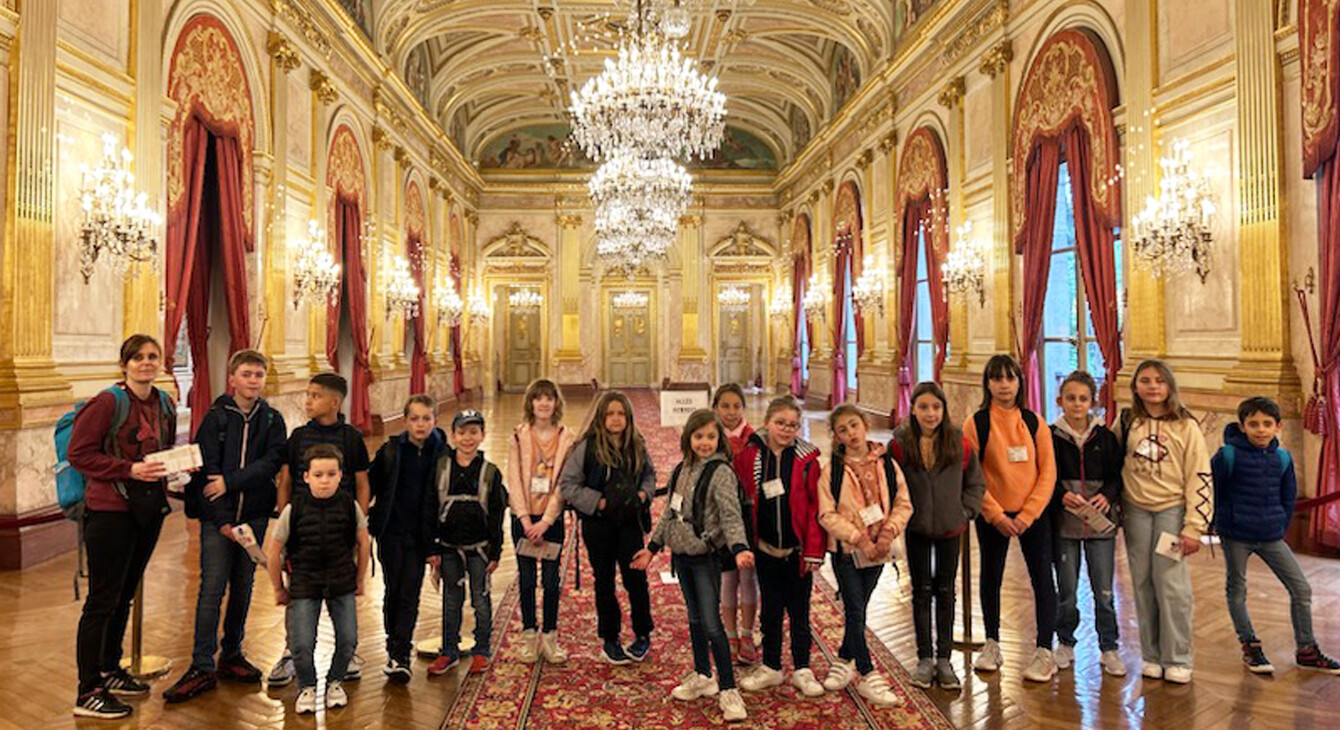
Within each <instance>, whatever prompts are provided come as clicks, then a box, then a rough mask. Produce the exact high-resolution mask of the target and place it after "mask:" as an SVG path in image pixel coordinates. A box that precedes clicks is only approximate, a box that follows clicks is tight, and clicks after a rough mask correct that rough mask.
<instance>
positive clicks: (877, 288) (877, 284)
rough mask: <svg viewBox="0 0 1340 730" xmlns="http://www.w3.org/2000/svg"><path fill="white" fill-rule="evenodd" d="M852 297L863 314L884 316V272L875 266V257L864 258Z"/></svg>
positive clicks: (867, 256) (867, 255)
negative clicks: (875, 313)
mask: <svg viewBox="0 0 1340 730" xmlns="http://www.w3.org/2000/svg"><path fill="white" fill-rule="evenodd" d="M851 295H852V299H853V300H854V301H855V302H856V306H857V308H859V309H860V310H861V312H863V313H865V312H875V311H877V312H879V313H880V315H881V316H882V315H883V314H884V272H883V271H881V270H880V269H879V267H877V266H876V265H875V257H874V256H871V255H870V254H866V255H865V256H864V257H862V259H861V275H860V276H859V277H857V278H856V282H855V283H854V284H853V285H852V289H851Z"/></svg>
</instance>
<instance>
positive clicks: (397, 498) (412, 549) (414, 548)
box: [368, 395, 447, 684]
mask: <svg viewBox="0 0 1340 730" xmlns="http://www.w3.org/2000/svg"><path fill="white" fill-rule="evenodd" d="M404 415H405V431H404V433H401V434H399V435H397V436H392V437H391V438H389V439H387V440H386V442H385V443H383V444H382V447H381V448H380V449H378V450H377V456H376V458H374V459H373V460H372V468H371V469H369V470H368V481H369V482H370V484H371V487H372V512H371V514H369V516H368V526H369V528H370V529H371V532H372V535H373V537H376V538H377V558H378V559H379V560H380V561H381V563H382V570H383V572H382V580H383V581H384V582H385V583H386V596H385V598H384V599H383V600H382V617H383V620H384V622H385V625H386V656H387V661H386V668H385V669H384V670H383V672H384V673H385V674H386V676H387V677H390V679H391V681H392V682H396V683H398V684H405V683H406V682H409V680H410V676H411V675H410V669H409V662H410V651H411V650H412V649H413V638H414V624H415V622H416V621H418V618H419V589H420V588H422V587H423V569H424V564H425V562H426V561H427V558H428V547H427V546H428V541H429V539H430V537H431V533H429V532H428V531H427V530H426V529H424V527H425V524H426V521H425V520H424V519H423V510H424V494H425V492H427V491H429V490H430V489H431V487H432V486H433V484H434V481H433V469H434V467H435V466H436V464H437V460H438V458H439V457H441V455H442V452H443V450H444V449H445V448H446V443H447V438H446V435H445V434H443V433H442V431H441V429H439V428H437V402H436V401H434V400H433V398H432V396H428V395H412V396H410V397H409V400H408V401H406V402H405V410H404Z"/></svg>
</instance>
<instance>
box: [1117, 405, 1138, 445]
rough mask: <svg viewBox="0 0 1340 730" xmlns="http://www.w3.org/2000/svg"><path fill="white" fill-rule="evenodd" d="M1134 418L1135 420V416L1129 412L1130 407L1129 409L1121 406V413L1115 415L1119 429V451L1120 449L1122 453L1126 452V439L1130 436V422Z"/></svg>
mask: <svg viewBox="0 0 1340 730" xmlns="http://www.w3.org/2000/svg"><path fill="white" fill-rule="evenodd" d="M1134 420H1135V416H1134V414H1132V413H1131V409H1129V408H1123V409H1121V414H1120V415H1119V416H1118V417H1117V423H1118V424H1119V425H1120V430H1121V451H1122V453H1125V452H1126V441H1127V439H1128V438H1129V437H1130V435H1131V423H1132V422H1133V421H1134Z"/></svg>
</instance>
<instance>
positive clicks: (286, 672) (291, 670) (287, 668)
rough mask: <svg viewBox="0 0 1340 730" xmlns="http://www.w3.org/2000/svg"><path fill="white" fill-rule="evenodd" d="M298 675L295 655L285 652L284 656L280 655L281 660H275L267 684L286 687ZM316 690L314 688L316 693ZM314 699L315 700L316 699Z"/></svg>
mask: <svg viewBox="0 0 1340 730" xmlns="http://www.w3.org/2000/svg"><path fill="white" fill-rule="evenodd" d="M297 676H298V670H297V668H296V667H294V666H293V655H292V654H290V653H288V652H284V656H281V657H279V661H277V662H275V666H274V668H273V669H271V670H270V677H269V679H268V681H267V684H268V685H269V686H271V687H284V686H286V685H288V684H289V683H290V682H292V681H293V678H294V677H297ZM315 691H316V690H313V692H314V693H315ZM313 696H315V695H313ZM312 701H313V702H315V701H316V700H312Z"/></svg>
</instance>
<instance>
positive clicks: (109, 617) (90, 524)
mask: <svg viewBox="0 0 1340 730" xmlns="http://www.w3.org/2000/svg"><path fill="white" fill-rule="evenodd" d="M162 528H163V522H162V520H159V521H158V522H156V523H154V524H152V525H149V526H148V527H140V526H139V525H137V524H136V523H135V518H134V517H131V516H130V513H129V512H99V511H93V510H89V511H88V512H87V513H85V515H84V545H85V546H86V549H87V550H88V594H87V595H86V596H85V597H84V610H83V613H82V614H80V616H79V635H78V639H76V644H75V656H76V658H77V661H78V663H79V694H81V695H82V694H86V693H88V692H91V691H93V690H94V689H96V688H97V687H99V686H100V685H101V684H102V673H103V672H111V671H113V670H115V669H117V668H119V667H120V666H121V646H122V644H123V642H124V640H125V636H126V622H127V621H128V620H129V619H130V602H131V600H132V599H134V598H135V589H136V587H137V586H139V584H140V580H141V579H142V578H143V577H144V569H145V568H146V567H148V565H149V558H150V557H151V556H152V555H153V553H154V546H156V545H157V544H158V534H159V532H160V531H161V530H162Z"/></svg>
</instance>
